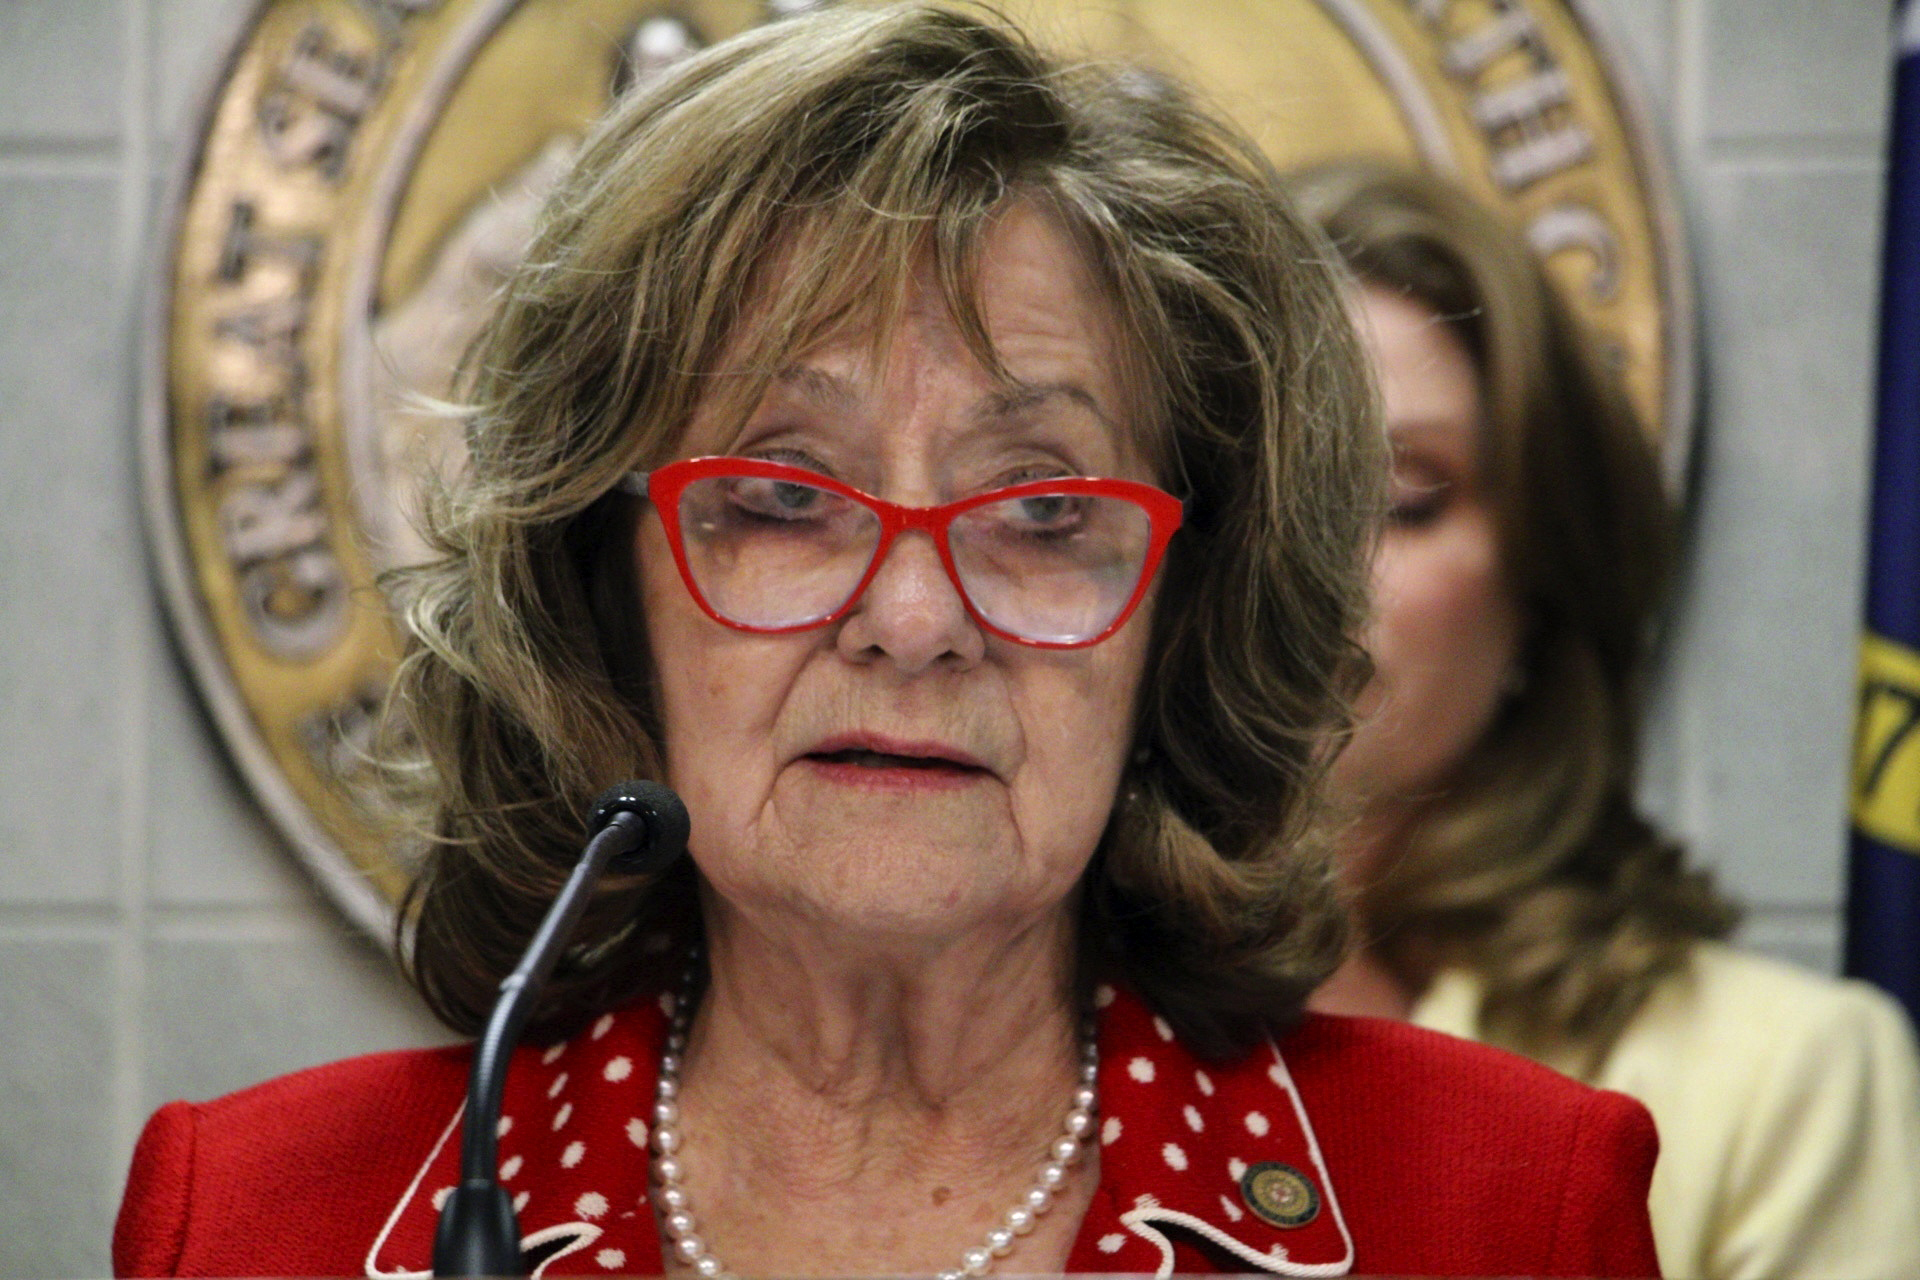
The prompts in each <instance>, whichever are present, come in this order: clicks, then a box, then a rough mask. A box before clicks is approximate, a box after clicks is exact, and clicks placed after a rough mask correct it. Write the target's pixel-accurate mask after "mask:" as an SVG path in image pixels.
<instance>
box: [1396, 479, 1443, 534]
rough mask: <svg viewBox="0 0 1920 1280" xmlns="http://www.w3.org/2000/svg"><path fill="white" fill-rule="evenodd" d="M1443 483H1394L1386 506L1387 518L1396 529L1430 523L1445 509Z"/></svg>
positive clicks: (1414, 527) (1412, 527)
mask: <svg viewBox="0 0 1920 1280" xmlns="http://www.w3.org/2000/svg"><path fill="white" fill-rule="evenodd" d="M1448 496H1449V495H1448V487H1447V486H1446V485H1445V484H1421V485H1410V484H1396V485H1394V486H1393V492H1392V496H1391V499H1390V505H1389V506H1388V508H1387V520H1388V522H1389V523H1390V524H1391V525H1393V527H1395V528H1398V529H1417V528H1420V527H1422V526H1424V525H1429V524H1432V523H1433V522H1434V521H1435V520H1437V519H1439V518H1440V515H1441V513H1442V512H1444V511H1445V510H1446V509H1447V501H1448Z"/></svg>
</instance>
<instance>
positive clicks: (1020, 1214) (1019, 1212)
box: [1007, 1204, 1034, 1236]
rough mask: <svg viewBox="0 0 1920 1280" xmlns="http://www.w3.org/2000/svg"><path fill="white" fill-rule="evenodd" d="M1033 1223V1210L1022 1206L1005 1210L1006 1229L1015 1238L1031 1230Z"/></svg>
mask: <svg viewBox="0 0 1920 1280" xmlns="http://www.w3.org/2000/svg"><path fill="white" fill-rule="evenodd" d="M1033 1221H1034V1219H1033V1210H1031V1209H1029V1208H1027V1206H1026V1205H1024V1204H1021V1205H1017V1206H1015V1207H1014V1208H1012V1209H1009V1210H1007V1227H1008V1229H1010V1230H1011V1231H1012V1232H1013V1234H1015V1235H1017V1236H1023V1235H1025V1234H1027V1232H1029V1231H1031V1230H1033Z"/></svg>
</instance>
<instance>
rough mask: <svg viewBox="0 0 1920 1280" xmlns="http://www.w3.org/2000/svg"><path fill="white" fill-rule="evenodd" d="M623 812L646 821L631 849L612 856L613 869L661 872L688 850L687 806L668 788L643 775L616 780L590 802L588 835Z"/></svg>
mask: <svg viewBox="0 0 1920 1280" xmlns="http://www.w3.org/2000/svg"><path fill="white" fill-rule="evenodd" d="M622 813H631V814H633V815H635V816H637V817H638V818H640V819H641V821H643V822H644V823H646V828H647V834H646V837H645V838H644V839H642V840H641V841H640V842H639V843H638V844H637V845H635V846H634V848H632V849H631V850H629V851H627V852H626V853H623V854H620V855H618V856H617V857H615V858H614V860H613V868H614V869H616V870H618V871H620V872H623V873H625V874H628V875H634V874H638V873H643V872H655V871H660V870H662V869H664V868H665V867H667V866H668V865H669V864H671V863H672V862H673V861H674V860H675V859H677V858H678V857H680V855H681V854H683V853H685V852H686V851H687V837H688V835H689V834H691V832H692V829H693V824H692V820H691V819H689V818H688V816H687V806H686V805H685V803H683V802H682V801H681V799H680V797H679V796H678V795H676V794H674V791H673V789H672V788H671V787H668V786H665V785H663V784H661V783H658V782H649V781H647V780H646V779H644V778H634V779H630V780H628V781H626V782H618V783H615V784H614V785H613V786H611V787H608V788H607V789H606V790H605V791H602V792H601V793H600V796H599V798H598V799H596V800H595V801H594V802H593V812H592V814H590V815H589V816H588V819H587V834H588V835H589V836H594V835H598V834H599V833H600V832H602V831H604V830H605V829H606V827H607V824H608V823H610V822H612V821H613V819H614V816H615V815H616V814H622Z"/></svg>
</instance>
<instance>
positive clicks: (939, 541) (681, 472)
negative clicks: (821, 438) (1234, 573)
mask: <svg viewBox="0 0 1920 1280" xmlns="http://www.w3.org/2000/svg"><path fill="white" fill-rule="evenodd" d="M717 476H741V477H748V478H753V479H760V480H784V481H789V482H792V483H794V484H804V485H811V486H812V487H814V488H816V489H822V490H825V491H826V492H828V493H833V494H838V495H839V496H840V497H842V498H846V499H848V500H850V501H853V502H857V503H859V504H860V505H861V506H863V507H866V508H867V509H868V510H869V511H872V512H873V513H874V514H875V515H877V516H879V517H880V540H879V541H878V542H877V543H875V544H874V549H873V558H872V559H871V560H869V561H868V562H867V569H866V572H865V573H863V574H862V575H861V577H860V581H859V582H858V583H857V584H855V586H854V588H853V590H852V591H851V592H850V593H849V594H848V596H847V599H846V602H845V603H844V604H842V605H841V606H840V607H839V608H838V609H835V610H834V611H833V612H832V613H830V614H828V615H827V616H825V617H823V618H818V619H815V620H813V621H810V622H801V623H795V624H793V625H792V626H785V627H756V626H751V625H749V624H747V623H743V622H736V621H734V620H733V619H732V618H728V617H723V616H722V615H721V614H720V613H719V612H718V611H717V610H715V609H714V607H713V606H712V605H711V604H709V603H707V598H706V596H705V595H703V594H702V593H701V590H700V584H699V583H697V582H695V581H694V578H693V569H692V566H690V565H689V564H688V563H687V550H686V544H685V543H684V542H683V541H682V539H681V536H680V495H681V493H682V492H684V491H685V489H686V487H687V486H688V485H690V484H693V483H694V482H696V481H699V480H710V479H713V478H715V477H717ZM620 487H621V488H622V489H624V490H625V491H626V492H628V493H631V494H634V495H636V496H639V497H644V498H647V499H648V500H650V501H651V502H652V503H653V508H654V510H655V511H657V512H659V513H660V523H661V524H662V525H664V526H665V527H666V533H667V546H668V547H669V548H671V549H672V551H673V562H674V565H675V567H677V568H678V569H679V570H680V581H682V582H683V583H685V584H686V587H687V592H688V594H689V595H691V596H692V597H693V601H694V603H695V604H697V605H699V606H700V609H701V611H702V612H703V613H705V614H706V615H707V616H708V617H709V618H712V619H713V620H714V621H715V622H718V623H720V624H721V625H722V626H727V627H732V628H733V629H734V630H736V631H750V632H754V633H756V634H760V635H787V634H789V633H792V632H796V631H812V630H815V629H817V628H819V627H825V626H831V625H832V624H833V623H835V622H838V621H839V620H840V619H841V618H844V617H846V616H847V614H848V613H849V612H851V611H852V609H853V606H854V605H856V604H858V603H859V601H860V597H861V596H863V595H865V594H866V591H867V587H868V585H869V584H871V583H872V582H873V579H874V575H875V574H877V573H879V572H880V566H881V565H882V564H883V563H885V562H886V558H887V552H888V551H889V550H891V549H892V547H893V542H894V539H895V538H898V537H899V536H900V535H901V534H903V533H907V532H909V531H918V532H920V533H924V534H926V535H927V536H929V537H930V538H932V539H933V545H934V548H935V549H936V550H937V551H938V552H939V553H940V565H941V567H942V568H944V569H945V570H946V572H947V580H948V581H949V582H951V583H952V584H953V589H954V590H955V591H956V592H957V593H958V594H959V596H960V602H961V603H962V604H963V605H965V606H966V610H967V615H968V616H969V617H971V618H972V619H973V620H974V622H975V623H977V624H979V626H980V627H981V628H982V629H983V630H985V631H987V632H990V633H991V634H993V635H996V636H999V637H1000V638H1001V639H1002V640H1010V641H1012V642H1013V643H1014V644H1021V645H1026V646H1028V647H1029V648H1034V649H1085V648H1087V647H1088V646H1090V645H1096V644H1099V643H1100V642H1101V641H1102V640H1105V639H1106V638H1107V637H1108V636H1110V635H1112V634H1113V633H1114V632H1116V631H1118V630H1119V629H1120V628H1121V627H1122V626H1123V625H1125V623H1126V621H1127V619H1128V618H1130V617H1132V616H1133V611H1134V610H1135V609H1136V608H1138V607H1139V605H1140V601H1141V600H1142V599H1144V598H1145V597H1146V594H1147V587H1148V586H1149V585H1150V584H1151V583H1152V582H1153V575H1154V574H1155V572H1157V571H1158V570H1159V568H1160V561H1161V558H1162V557H1163V556H1164V555H1165V554H1166V550H1167V542H1168V540H1170V539H1171V538H1172V537H1173V535H1174V533H1175V531H1176V530H1178V529H1179V528H1180V523H1181V520H1182V519H1183V518H1184V515H1185V508H1184V504H1182V503H1181V501H1180V499H1178V498H1176V497H1174V496H1173V495H1172V494H1170V493H1167V492H1165V491H1164V490H1161V489H1156V488H1154V487H1153V486H1152V485H1150V484H1142V483H1140V482H1139V481H1137V480H1109V479H1099V478H1095V477H1091V476H1070V477H1061V478H1059V479H1050V480H1030V481H1027V482H1025V483H1022V484H1015V485H1008V486H1007V487H1005V488H1003V489H992V490H989V491H987V492H986V493H976V494H974V495H973V496H972V497H969V498H961V499H960V500H959V501H957V502H948V503H943V504H941V505H940V506H937V507H903V506H901V505H899V504H898V503H894V502H888V501H887V500H886V499H884V498H876V497H874V496H873V495H872V494H870V493H862V492H861V491H860V490H858V489H856V488H854V487H853V486H852V485H847V484H842V483H841V482H840V481H838V480H835V479H833V478H832V477H831V476H824V475H821V474H820V473H819V472H817V471H808V470H807V469H806V468H804V467H795V466H789V465H788V464H786V463H783V462H768V461H765V460H764V459H760V458H726V457H718V458H686V459H683V460H681V461H679V462H673V463H669V464H668V465H666V466H664V467H661V468H660V469H659V470H658V471H653V472H646V471H635V472H631V473H629V474H628V475H627V476H626V477H625V478H624V479H623V480H622V481H621V485H620ZM1053 496H1058V497H1074V496H1082V497H1094V498H1120V499H1123V500H1125V501H1127V502H1131V503H1133V504H1134V505H1135V506H1138V507H1139V508H1141V509H1142V510H1143V511H1145V512H1146V513H1147V519H1148V520H1149V521H1150V522H1151V525H1152V529H1151V533H1150V534H1149V537H1148V541H1147V554H1146V558H1145V559H1144V560H1143V561H1142V562H1141V565H1140V580H1139V581H1138V582H1137V583H1135V584H1134V588H1133V594H1132V595H1131V596H1130V597H1128V599H1127V603H1126V604H1125V606H1123V607H1122V608H1121V610H1120V612H1119V613H1118V614H1116V615H1114V619H1113V621H1112V622H1110V623H1108V624H1107V626H1106V628H1105V629H1104V630H1102V631H1101V632H1100V633H1099V634H1098V635H1095V636H1090V637H1088V638H1087V639H1085V640H1034V639H1029V638H1028V637H1026V636H1022V635H1016V634H1014V633H1013V632H1011V631H1005V630H1003V629H1001V628H1000V627H997V626H995V625H994V624H993V623H992V622H990V621H988V620H987V619H986V618H985V617H984V616H982V614H981V612H980V610H979V609H978V608H976V607H975V605H974V603H973V597H972V596H971V595H969V594H968V592H967V588H966V585H965V584H964V583H963V582H961V581H960V571H959V569H958V568H956V567H955V565H954V562H953V550H952V548H951V547H950V546H949V545H948V542H947V533H948V530H949V528H950V527H951V526H952V524H953V521H954V518H955V517H957V516H961V515H964V514H965V513H967V512H969V511H971V510H973V509H974V508H976V507H984V506H986V505H988V504H990V503H995V502H1005V501H1008V500H1009V499H1013V498H1031V497H1053Z"/></svg>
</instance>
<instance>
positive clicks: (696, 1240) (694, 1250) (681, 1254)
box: [673, 1236, 707, 1262]
mask: <svg viewBox="0 0 1920 1280" xmlns="http://www.w3.org/2000/svg"><path fill="white" fill-rule="evenodd" d="M706 1251H707V1242H706V1241H704V1240H702V1239H701V1238H700V1237H699V1236H681V1237H680V1238H679V1239H678V1240H675V1241H674V1242H673V1252H674V1254H675V1256H677V1257H678V1258H679V1259H680V1261H682V1262H698V1261H700V1256H701V1255H702V1254H704V1253H705V1252H706Z"/></svg>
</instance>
